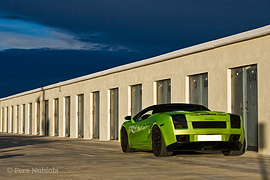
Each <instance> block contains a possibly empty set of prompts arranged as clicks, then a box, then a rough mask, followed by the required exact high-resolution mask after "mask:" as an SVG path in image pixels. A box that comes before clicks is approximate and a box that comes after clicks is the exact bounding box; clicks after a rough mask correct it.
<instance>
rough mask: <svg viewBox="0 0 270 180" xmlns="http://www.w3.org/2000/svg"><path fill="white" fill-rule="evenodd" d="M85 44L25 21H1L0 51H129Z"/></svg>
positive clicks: (62, 33)
mask: <svg viewBox="0 0 270 180" xmlns="http://www.w3.org/2000/svg"><path fill="white" fill-rule="evenodd" d="M117 47H118V46H116V47H115V46H114V47H111V45H106V44H99V43H91V42H83V41H80V40H79V39H78V38H76V35H75V34H73V33H70V32H67V31H62V30H61V31H60V29H57V28H51V27H50V28H49V27H47V26H44V25H40V24H36V23H33V22H27V21H24V20H18V19H17V20H14V19H0V51H3V50H6V49H41V48H46V49H67V50H108V49H109V50H110V51H111V50H113V51H118V50H123V49H125V50H129V48H127V47H123V46H119V48H117Z"/></svg>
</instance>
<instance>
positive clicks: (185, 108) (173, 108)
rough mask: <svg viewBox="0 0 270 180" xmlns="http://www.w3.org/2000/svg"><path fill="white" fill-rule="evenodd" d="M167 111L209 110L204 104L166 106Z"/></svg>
mask: <svg viewBox="0 0 270 180" xmlns="http://www.w3.org/2000/svg"><path fill="white" fill-rule="evenodd" d="M167 109H168V111H210V110H209V109H208V108H206V107H204V106H198V105H193V106H167Z"/></svg>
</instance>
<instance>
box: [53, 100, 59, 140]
mask: <svg viewBox="0 0 270 180" xmlns="http://www.w3.org/2000/svg"><path fill="white" fill-rule="evenodd" d="M54 135H55V136H58V135H59V99H58V98H57V99H54Z"/></svg>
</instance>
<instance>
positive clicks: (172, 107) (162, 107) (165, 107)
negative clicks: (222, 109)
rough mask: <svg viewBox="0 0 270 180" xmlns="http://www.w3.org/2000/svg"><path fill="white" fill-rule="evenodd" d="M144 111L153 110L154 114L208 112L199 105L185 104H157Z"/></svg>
mask: <svg viewBox="0 0 270 180" xmlns="http://www.w3.org/2000/svg"><path fill="white" fill-rule="evenodd" d="M146 109H153V110H154V113H161V112H169V111H176V110H177V111H181V110H182V111H196V110H197V111H199V110H204V111H210V110H209V109H208V108H206V107H205V106H202V105H199V104H187V103H170V104H158V105H153V106H149V107H147V108H146Z"/></svg>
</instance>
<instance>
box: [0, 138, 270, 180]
mask: <svg viewBox="0 0 270 180" xmlns="http://www.w3.org/2000/svg"><path fill="white" fill-rule="evenodd" d="M0 162H1V163H0V179H27V180H31V179H35V180H36V179H117V180H118V179H140V180H141V179H202V180H204V179H210V180H213V179H214V180H215V179H216V180H229V179H252V180H259V179H263V180H268V179H269V180H270V156H269V155H261V154H257V153H256V152H253V151H247V152H246V153H245V154H244V155H243V156H237V157H226V156H223V154H222V153H221V152H210V151H199V152H195V153H180V152H177V153H175V154H174V155H173V156H171V157H162V158H157V157H155V156H154V155H153V153H152V152H151V151H142V150H141V151H136V152H134V153H123V152H122V150H121V147H120V143H119V142H117V141H99V140H84V139H71V138H60V137H46V136H31V135H13V134H7V133H0Z"/></svg>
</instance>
